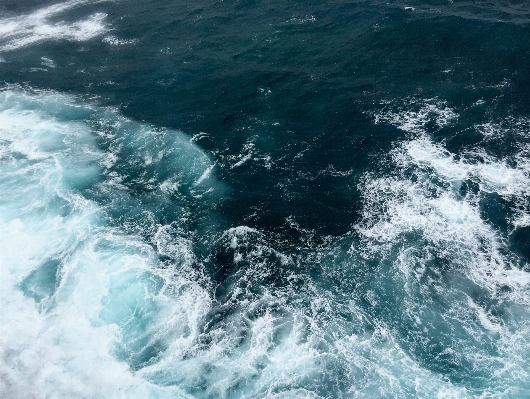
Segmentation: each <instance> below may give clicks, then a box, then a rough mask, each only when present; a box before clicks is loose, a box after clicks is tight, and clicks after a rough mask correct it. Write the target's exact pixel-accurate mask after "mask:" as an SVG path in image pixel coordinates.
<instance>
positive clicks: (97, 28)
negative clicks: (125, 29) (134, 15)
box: [0, 0, 108, 52]
mask: <svg viewBox="0 0 530 399" xmlns="http://www.w3.org/2000/svg"><path fill="white" fill-rule="evenodd" d="M98 2H101V1H87V0H77V1H67V2H64V3H59V4H55V5H52V6H48V7H44V8H40V9H38V10H36V11H34V12H32V13H30V14H27V15H22V16H16V17H10V18H3V19H0V51H4V52H5V51H12V50H15V49H18V48H21V47H26V46H30V45H33V44H37V43H41V42H43V41H47V40H68V41H74V42H82V41H86V40H90V39H92V38H93V37H96V36H99V35H101V34H103V33H105V32H106V31H107V30H108V28H107V27H106V25H105V18H106V14H103V13H95V14H93V15H90V16H88V17H87V18H85V19H81V20H78V21H76V22H73V23H64V22H55V23H54V22H51V21H50V19H51V18H53V17H56V16H57V15H60V14H62V13H64V12H67V11H69V10H71V9H74V8H76V7H80V6H82V5H85V4H93V3H98Z"/></svg>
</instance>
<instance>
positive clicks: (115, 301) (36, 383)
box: [0, 90, 210, 398]
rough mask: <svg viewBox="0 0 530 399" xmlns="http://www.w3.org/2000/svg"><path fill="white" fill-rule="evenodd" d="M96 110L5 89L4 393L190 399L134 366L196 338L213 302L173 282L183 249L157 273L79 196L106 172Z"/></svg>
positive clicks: (153, 258)
mask: <svg viewBox="0 0 530 399" xmlns="http://www.w3.org/2000/svg"><path fill="white" fill-rule="evenodd" d="M102 111H103V112H105V111H104V110H101V109H97V108H95V107H92V106H83V105H81V106H80V105H79V104H78V103H77V100H75V99H72V98H69V97H66V96H61V95H59V94H55V93H41V94H38V95H35V94H26V93H24V92H21V91H18V90H7V91H4V92H2V93H0V121H1V123H0V140H1V152H0V154H1V168H2V174H1V180H0V184H1V185H2V187H3V189H2V194H1V198H0V201H1V206H2V208H1V209H2V211H1V215H2V220H1V231H2V232H3V234H2V235H1V238H0V239H1V243H0V245H1V248H2V251H1V256H2V259H1V267H2V290H1V293H0V295H1V297H0V302H1V303H2V306H1V307H0V308H1V309H0V318H1V322H0V325H1V326H2V334H1V338H0V339H1V345H0V347H1V349H0V374H1V376H2V378H1V381H2V382H1V383H0V396H2V397H9V398H29V397H34V398H39V397H50V398H74V397H80V396H83V397H87V398H99V397H109V398H131V397H142V398H145V397H172V398H173V397H174V398H185V397H189V396H188V395H187V394H185V392H183V391H182V389H180V388H178V387H162V386H158V385H154V384H152V383H150V382H148V381H146V380H145V379H143V378H141V377H139V376H136V375H135V374H134V372H133V370H134V369H135V368H136V367H138V366H140V365H142V364H143V363H146V362H149V361H152V360H154V359H156V357H157V355H158V354H159V353H160V351H163V350H164V347H167V346H168V345H169V343H170V342H171V341H172V340H174V339H177V337H185V336H189V335H190V334H194V331H195V330H196V329H197V323H198V320H200V319H201V317H203V315H204V313H205V312H206V311H207V310H208V308H209V303H210V299H209V295H208V294H207V293H206V292H205V291H204V289H202V288H201V287H200V286H199V285H197V283H196V282H194V281H191V280H190V279H189V278H187V277H184V276H182V277H179V273H180V272H179V270H183V269H185V268H186V267H191V263H192V262H193V261H194V257H193V255H190V253H189V251H190V249H189V248H188V247H186V245H185V244H186V242H185V241H182V243H181V244H180V245H179V243H178V242H177V243H173V244H172V246H173V251H175V250H177V249H178V250H179V251H180V253H183V254H184V257H183V258H182V259H181V261H180V262H179V263H176V264H175V266H177V265H178V269H169V270H168V269H167V268H165V269H159V268H158V262H159V261H158V254H157V252H156V251H155V250H154V249H153V247H152V246H151V245H147V244H146V243H145V242H144V241H143V240H142V239H140V238H139V237H135V236H127V235H124V234H123V233H121V232H120V231H119V230H120V229H117V228H115V227H113V226H111V225H109V224H108V223H107V220H108V215H107V214H106V210H105V209H104V208H102V207H101V206H100V204H98V203H97V202H95V201H94V200H91V199H88V198H86V197H85V196H84V195H83V194H82V192H83V191H85V190H87V189H90V187H92V188H91V189H90V190H94V188H96V187H97V186H98V185H99V184H100V181H101V176H102V173H103V171H104V167H103V166H102V165H104V163H105V159H106V157H107V156H106V154H105V152H104V151H102V150H101V149H100V148H99V147H98V146H97V145H96V138H97V135H96V134H95V132H94V126H91V125H90V124H87V122H86V120H87V119H89V118H91V117H94V115H96V116H97V115H98V114H100V113H101V112H102ZM123 121H126V120H125V119H123ZM183 142H187V140H185V139H183ZM181 162H182V161H181ZM208 167H209V165H208ZM188 173H189V171H188ZM202 173H204V170H200V171H197V172H196V174H192V178H191V180H190V182H189V184H190V185H191V184H193V182H194V181H195V180H196V178H197V176H201V175H202ZM7 187H9V189H7ZM108 205H110V206H112V204H108ZM6 233H7V234H6ZM158 237H159V244H160V246H161V247H162V246H163V241H164V240H163V238H161V235H160V234H159V235H158ZM166 247H167V245H166ZM176 247H178V248H176ZM168 251H169V249H167V250H166V252H168ZM168 254H169V252H168ZM185 274H187V275H188V276H189V275H190V274H189V273H185ZM191 309H195V311H193V312H192V311H191ZM28 381H31V384H28V383H27V382H28Z"/></svg>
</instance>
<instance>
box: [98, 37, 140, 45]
mask: <svg viewBox="0 0 530 399" xmlns="http://www.w3.org/2000/svg"><path fill="white" fill-rule="evenodd" d="M103 42H104V43H107V44H110V45H111V46H123V45H126V44H135V43H138V39H120V38H118V37H116V36H105V37H104V38H103Z"/></svg>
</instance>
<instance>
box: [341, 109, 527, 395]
mask: <svg viewBox="0 0 530 399" xmlns="http://www.w3.org/2000/svg"><path fill="white" fill-rule="evenodd" d="M436 104H437V105H436ZM386 106H388V105H386ZM415 106H417V104H416V105H415ZM419 107H420V110H419V111H416V110H413V111H405V112H404V113H403V115H402V116H396V115H397V112H396V111H393V110H390V111H388V110H387V111H384V112H383V113H380V114H376V115H377V117H376V118H375V120H376V122H377V123H391V124H394V125H395V126H396V127H397V128H399V129H401V130H404V131H406V132H407V133H409V134H410V136H409V138H408V139H407V140H405V141H403V142H401V143H399V144H398V145H397V146H396V147H395V149H394V150H393V151H392V152H391V154H390V156H389V159H388V160H387V162H390V163H391V164H393V165H395V169H393V170H392V173H389V174H387V175H384V176H381V175H380V174H379V173H377V172H369V173H367V174H366V175H365V179H364V182H363V184H362V185H361V186H360V189H361V190H362V192H363V198H364V205H363V209H364V212H363V217H362V221H361V222H360V223H359V224H358V225H357V226H356V232H357V233H358V234H359V236H360V242H358V243H355V244H354V245H353V246H352V247H351V248H350V253H351V255H352V256H353V257H354V258H355V259H358V261H363V262H366V260H368V261H369V262H370V263H371V264H372V265H374V266H372V268H371V269H370V270H371V271H370V273H369V274H367V277H366V278H367V280H363V278H362V277H359V280H360V283H359V285H358V286H357V289H358V290H361V291H362V292H364V294H363V295H362V296H363V297H364V300H365V301H367V302H368V303H369V304H370V306H372V307H373V308H374V309H378V311H379V312H381V314H382V315H381V319H382V321H383V322H384V323H387V324H388V325H389V326H392V329H393V331H394V332H395V338H396V339H397V341H398V342H399V343H400V346H401V347H402V348H403V349H404V350H405V351H406V352H407V353H409V354H410V355H411V356H412V357H413V358H414V359H416V360H417V361H418V362H419V363H420V364H421V365H422V366H423V367H426V368H429V369H431V370H433V371H435V372H438V373H440V374H443V375H445V376H446V377H447V378H449V379H450V380H451V381H459V382H460V381H465V383H466V387H467V388H468V389H469V392H471V393H473V395H475V396H481V395H482V396H492V397H497V396H498V397H510V398H511V397H514V398H516V397H522V396H525V395H527V394H528V392H530V386H529V385H528V378H529V376H530V364H529V363H528V360H527V359H528V348H529V347H530V346H529V344H530V325H529V324H528V320H529V314H528V306H529V305H530V296H529V295H528V293H529V287H530V274H529V273H528V269H529V268H528V258H525V256H524V254H522V253H519V252H517V251H515V250H514V246H513V244H512V239H511V235H512V234H514V232H517V231H518V229H519V228H520V226H521V220H523V219H524V218H527V217H528V212H529V211H530V208H529V207H528V198H529V195H528V194H529V191H528V187H530V173H529V172H530V171H529V170H528V167H527V162H526V161H524V157H523V156H522V154H525V153H526V151H527V150H526V147H525V145H524V141H523V144H522V145H521V146H520V147H519V150H518V152H516V153H515V154H514V155H513V156H512V157H511V159H509V160H508V159H501V160H499V159H497V158H496V157H495V156H493V155H491V154H489V153H487V152H486V151H485V150H484V149H482V148H481V147H480V146H477V147H475V148H472V149H469V148H467V149H466V150H465V151H462V152H461V153H460V154H458V156H457V154H452V153H451V152H449V151H448V150H446V149H445V148H444V147H443V146H442V145H441V144H437V143H435V142H434V141H433V140H432V139H431V138H430V136H429V135H428V133H427V131H428V130H429V129H432V122H433V118H434V120H435V125H436V126H439V127H443V126H444V125H446V123H449V122H448V121H449V119H447V118H445V116H444V117H442V118H441V119H440V118H439V119H436V118H438V116H439V115H453V116H452V118H450V120H451V121H454V118H456V117H457V114H456V112H454V111H452V110H451V109H450V108H448V107H447V104H445V103H443V102H436V101H435V100H429V102H428V106H427V107H423V106H422V105H421V104H420V105H419ZM422 110H424V111H425V112H424V111H422ZM427 110H428V113H430V114H431V118H426V117H425V115H426V113H427ZM499 203H500V204H503V205H502V206H504V207H505V208H508V209H509V211H508V212H506V211H505V212H504V213H503V214H502V218H501V217H500V216H499V214H498V213H496V211H495V209H496V208H495V206H499V205H498V204H499ZM490 204H492V205H490ZM399 281H401V282H402V284H400V283H398V282H399ZM401 287H402V288H401ZM388 303H392V304H393V305H392V306H389V305H388ZM522 353H524V355H523V356H521V354H522Z"/></svg>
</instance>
